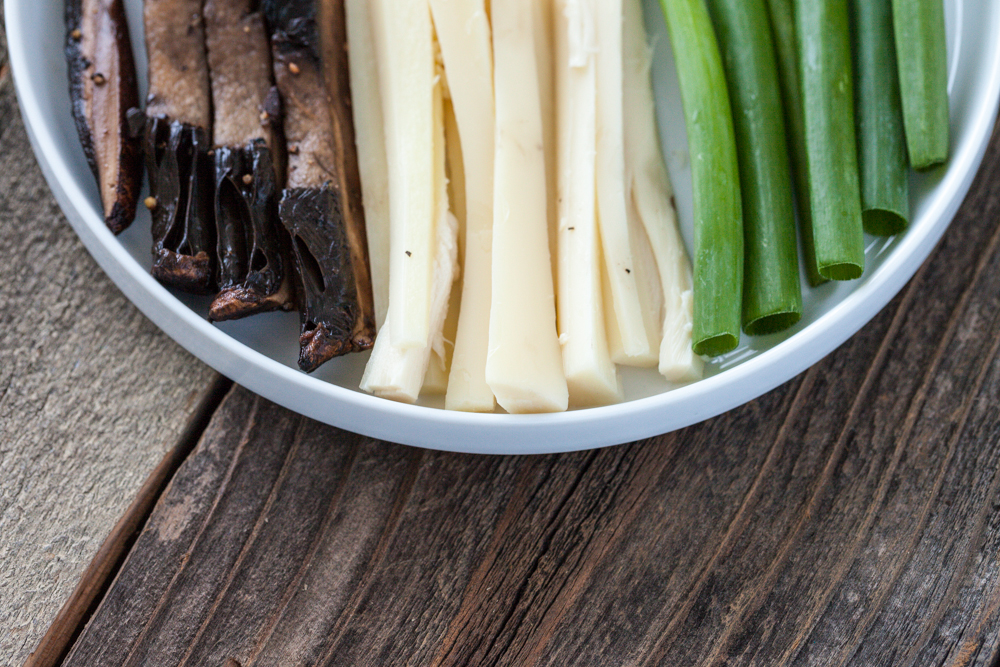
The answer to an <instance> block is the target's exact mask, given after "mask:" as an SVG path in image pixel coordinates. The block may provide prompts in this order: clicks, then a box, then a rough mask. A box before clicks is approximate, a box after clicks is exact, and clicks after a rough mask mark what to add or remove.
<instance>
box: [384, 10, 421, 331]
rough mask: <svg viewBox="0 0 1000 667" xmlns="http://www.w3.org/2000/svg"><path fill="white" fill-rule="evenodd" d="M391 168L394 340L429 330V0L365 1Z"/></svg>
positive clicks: (390, 287)
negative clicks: (367, 5)
mask: <svg viewBox="0 0 1000 667" xmlns="http://www.w3.org/2000/svg"><path fill="white" fill-rule="evenodd" d="M369 7H370V9H371V10H372V20H373V27H374V30H373V32H374V35H375V46H376V60H377V62H378V76H379V88H380V91H381V93H382V113H383V118H384V121H385V145H386V158H387V163H388V165H389V220H390V222H389V253H390V255H389V315H390V317H389V319H390V320H391V324H392V339H393V341H394V344H395V345H397V346H399V347H402V348H409V347H418V348H419V347H422V346H424V345H426V344H427V338H428V335H429V333H430V310H431V288H432V278H433V272H434V242H435V238H436V237H435V233H434V228H435V222H436V221H435V210H434V192H435V190H434V164H433V160H434V146H433V144H434V137H433V127H434V118H433V116H434V100H433V90H434V78H435V72H434V46H433V28H432V25H431V13H430V7H429V6H428V5H427V0H371V2H370V4H369Z"/></svg>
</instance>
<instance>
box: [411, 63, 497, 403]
mask: <svg viewBox="0 0 1000 667" xmlns="http://www.w3.org/2000/svg"><path fill="white" fill-rule="evenodd" d="M490 76H491V77H492V73H491V74H490ZM445 92H448V90H447V88H446V89H445ZM444 144H445V156H446V163H445V165H446V168H445V173H446V175H447V177H448V202H449V203H450V206H451V212H452V213H453V214H454V215H455V217H456V218H457V219H458V256H459V258H461V257H463V256H464V252H465V238H464V237H465V219H466V216H465V171H464V167H463V162H462V142H461V139H460V138H459V135H458V122H457V121H456V120H455V109H454V107H453V106H452V104H451V98H450V97H446V98H445V100H444ZM492 226H493V221H492V219H491V220H490V227H491V228H492ZM458 273H459V275H458V277H457V278H456V279H455V282H454V284H453V285H452V288H451V298H450V299H449V300H448V316H447V317H446V318H445V320H444V331H443V334H442V335H443V338H442V340H441V345H439V346H438V347H437V348H436V349H433V350H431V361H430V364H429V365H428V366H427V375H426V376H424V388H423V390H422V393H426V394H434V395H441V396H443V395H445V394H446V393H447V391H448V375H449V373H450V372H451V358H452V354H453V352H454V349H455V335H456V332H457V331H458V315H459V304H460V303H461V301H462V276H461V271H459V272H458ZM487 312H489V307H488V306H487ZM483 365H484V366H485V360H484V362H483ZM484 382H485V378H484ZM490 396H491V397H492V396H493V392H490Z"/></svg>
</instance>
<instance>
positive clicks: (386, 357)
mask: <svg viewBox="0 0 1000 667" xmlns="http://www.w3.org/2000/svg"><path fill="white" fill-rule="evenodd" d="M437 235H438V238H437V249H436V251H435V258H434V272H435V276H434V289H433V291H432V298H431V311H432V325H433V326H434V327H436V328H437V329H438V331H439V332H440V328H441V327H443V326H444V319H445V316H446V315H447V313H448V299H449V296H450V295H451V286H452V282H453V278H454V276H455V272H456V271H457V269H458V243H457V236H458V220H457V219H456V218H455V216H454V215H453V214H452V213H451V212H450V211H446V212H445V217H444V218H443V219H442V220H440V221H438V225H437ZM391 323H392V312H390V313H389V316H388V319H387V320H386V324H387V325H388V326H385V327H383V329H382V331H380V332H379V334H378V337H377V338H376V339H375V347H374V348H373V349H372V356H371V358H370V359H369V360H368V365H367V366H365V373H364V375H363V376H362V378H361V389H362V390H363V391H366V392H368V393H370V394H375V395H376V396H380V397H382V398H388V399H391V400H393V401H400V402H402V403H414V402H416V400H417V398H418V397H419V396H420V390H421V388H422V387H423V385H424V379H425V377H426V376H427V371H428V367H429V364H430V361H431V353H432V351H433V342H431V343H428V344H425V345H424V346H423V347H408V348H402V347H400V346H398V345H395V343H394V341H393V340H392V331H393V330H392V326H391Z"/></svg>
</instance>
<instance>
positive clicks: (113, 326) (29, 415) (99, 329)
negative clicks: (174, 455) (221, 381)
mask: <svg viewBox="0 0 1000 667" xmlns="http://www.w3.org/2000/svg"><path fill="white" fill-rule="evenodd" d="M0 12H2V9H0ZM4 47H5V41H4V38H3V32H2V30H0V665H21V664H22V663H23V662H24V661H25V659H26V658H27V657H28V654H29V653H30V652H31V651H32V650H33V649H34V648H35V646H36V644H37V643H38V641H39V639H40V638H41V637H42V635H43V633H45V631H46V629H47V628H48V627H49V626H50V624H51V623H52V621H53V619H54V618H55V617H56V614H57V612H59V610H60V608H61V606H62V605H63V603H64V602H65V601H66V600H67V599H68V598H69V597H70V594H71V593H72V592H73V590H74V587H75V586H76V585H77V582H78V580H79V578H80V577H81V575H82V574H83V573H84V571H85V569H86V568H87V567H88V563H90V562H91V561H92V559H93V557H94V555H95V554H96V553H97V552H98V550H99V548H100V547H101V546H102V544H103V543H104V542H105V538H106V537H107V536H108V535H109V533H111V531H112V530H113V528H114V527H115V525H116V523H117V522H118V521H119V519H120V518H121V517H122V515H123V514H124V513H125V510H126V508H128V507H129V505H130V503H132V502H133V500H134V499H135V498H136V494H137V492H138V491H139V489H140V487H142V485H143V483H144V482H145V481H146V480H147V478H148V476H149V474H150V472H151V471H153V469H154V468H155V467H156V466H157V464H159V463H160V462H161V460H162V459H163V458H164V456H165V455H166V454H167V453H168V452H169V451H170V450H171V449H172V448H173V447H174V446H175V445H176V444H177V440H178V437H179V436H180V434H181V433H182V431H183V429H184V428H185V425H186V423H187V421H188V418H189V417H190V416H191V414H193V413H194V412H195V411H196V409H197V406H198V404H199V402H200V401H201V399H202V397H203V396H204V395H205V393H206V392H208V391H209V388H210V385H211V381H212V380H213V378H214V377H215V374H214V373H212V372H211V371H210V370H209V369H208V368H206V367H205V366H203V365H202V364H200V363H199V362H197V361H196V360H195V359H194V358H193V357H191V356H190V355H188V354H187V353H185V352H184V351H183V350H181V349H180V348H179V347H178V346H176V345H175V344H173V343H172V342H170V340H169V339H167V337H166V336H164V335H163V334H161V333H160V332H159V331H158V330H157V329H156V327H154V326H153V325H152V324H151V323H149V322H148V321H146V319H145V318H144V317H143V316H142V315H141V314H140V313H139V311H138V310H136V309H135V308H134V307H133V306H132V305H131V304H129V302H128V301H127V300H126V299H125V297H124V296H122V294H121V293H120V292H119V291H118V290H117V288H115V287H114V285H112V283H111V282H110V281H109V280H108V279H107V278H106V277H105V276H104V274H103V273H102V272H101V270H100V269H99V268H98V267H97V265H96V264H95V263H94V261H93V260H92V259H91V258H90V256H89V255H88V254H87V252H86V250H84V248H83V246H82V245H81V244H80V242H79V241H78V240H77V238H76V236H75V235H74V234H73V232H72V230H71V229H70V227H69V225H68V224H67V223H66V221H65V220H64V219H63V217H62V215H61V214H60V212H59V209H58V207H57V205H56V203H55V201H54V200H53V198H52V195H51V194H50V193H49V190H48V188H47V186H46V185H45V182H44V180H43V178H42V175H41V173H40V171H39V169H38V166H37V165H36V164H35V162H34V160H33V159H31V158H30V157H29V156H30V155H31V149H30V147H29V145H28V140H27V137H26V135H25V132H24V127H23V126H22V124H21V120H20V116H19V113H18V110H17V103H16V100H15V98H14V91H13V86H12V85H11V81H10V77H9V72H8V71H7V68H6V52H5V50H4Z"/></svg>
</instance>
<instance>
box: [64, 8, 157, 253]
mask: <svg viewBox="0 0 1000 667" xmlns="http://www.w3.org/2000/svg"><path fill="white" fill-rule="evenodd" d="M66 29H67V33H66V60H67V61H68V64H69V93H70V100H71V102H72V106H73V119H74V120H75V121H76V129H77V131H78V132H79V134H80V142H81V143H82V144H83V152H84V155H86V157H87V162H88V163H89V164H90V168H91V169H92V170H93V172H94V176H95V178H96V179H97V186H98V189H99V190H100V195H101V207H102V209H103V214H104V221H105V223H106V224H107V225H108V228H109V229H110V230H111V231H112V232H114V233H115V234H119V233H121V232H122V231H123V230H124V229H125V228H126V227H128V226H129V225H130V224H131V223H132V220H133V219H134V218H135V208H136V200H137V198H138V195H139V187H140V185H141V181H142V156H141V146H140V145H139V138H138V137H137V136H135V135H134V134H133V133H132V132H131V131H130V129H129V123H128V118H127V114H128V111H129V109H133V108H136V107H138V106H139V87H138V84H137V83H136V77H135V62H134V60H133V58H132V44H131V41H130V40H129V36H128V24H127V22H126V20H125V7H124V5H123V4H122V0H67V2H66Z"/></svg>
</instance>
